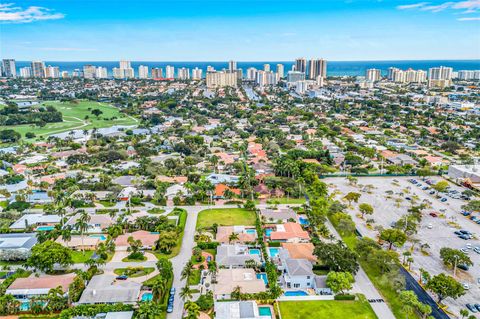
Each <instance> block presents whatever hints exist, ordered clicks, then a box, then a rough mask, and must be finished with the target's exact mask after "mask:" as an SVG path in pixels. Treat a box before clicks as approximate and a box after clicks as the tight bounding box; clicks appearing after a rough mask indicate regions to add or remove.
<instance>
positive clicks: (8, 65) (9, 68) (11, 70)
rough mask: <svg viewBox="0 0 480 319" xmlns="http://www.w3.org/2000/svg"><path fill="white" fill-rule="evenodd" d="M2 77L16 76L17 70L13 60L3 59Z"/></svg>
mask: <svg viewBox="0 0 480 319" xmlns="http://www.w3.org/2000/svg"><path fill="white" fill-rule="evenodd" d="M2 69H3V75H4V76H6V77H7V78H14V77H16V76H17V68H16V66H15V60H14V59H3V61H2Z"/></svg>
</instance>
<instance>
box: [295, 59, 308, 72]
mask: <svg viewBox="0 0 480 319" xmlns="http://www.w3.org/2000/svg"><path fill="white" fill-rule="evenodd" d="M295 71H297V72H303V73H306V72H307V59H305V58H298V59H296V60H295Z"/></svg>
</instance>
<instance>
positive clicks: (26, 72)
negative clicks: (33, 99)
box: [20, 66, 32, 78]
mask: <svg viewBox="0 0 480 319" xmlns="http://www.w3.org/2000/svg"><path fill="white" fill-rule="evenodd" d="M20 76H21V77H22V78H31V77H32V68H31V67H29V66H26V67H23V68H20Z"/></svg>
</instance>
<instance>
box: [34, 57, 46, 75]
mask: <svg viewBox="0 0 480 319" xmlns="http://www.w3.org/2000/svg"><path fill="white" fill-rule="evenodd" d="M32 76H33V77H34V78H44V77H45V63H44V62H43V61H32Z"/></svg>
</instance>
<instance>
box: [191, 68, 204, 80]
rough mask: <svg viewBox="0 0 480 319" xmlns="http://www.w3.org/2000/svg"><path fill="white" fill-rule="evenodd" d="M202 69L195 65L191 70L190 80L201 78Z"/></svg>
mask: <svg viewBox="0 0 480 319" xmlns="http://www.w3.org/2000/svg"><path fill="white" fill-rule="evenodd" d="M202 72H203V70H202V69H199V68H198V67H195V69H193V70H192V80H201V79H202Z"/></svg>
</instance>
